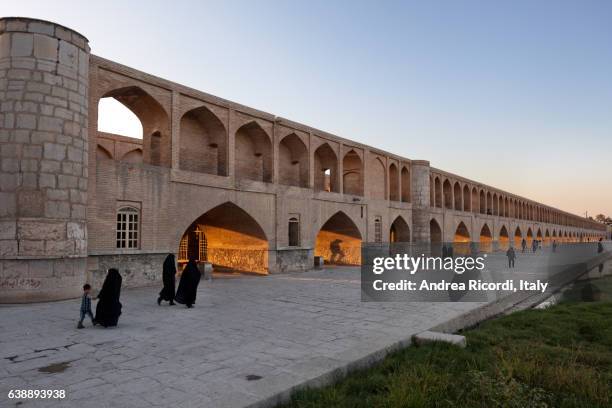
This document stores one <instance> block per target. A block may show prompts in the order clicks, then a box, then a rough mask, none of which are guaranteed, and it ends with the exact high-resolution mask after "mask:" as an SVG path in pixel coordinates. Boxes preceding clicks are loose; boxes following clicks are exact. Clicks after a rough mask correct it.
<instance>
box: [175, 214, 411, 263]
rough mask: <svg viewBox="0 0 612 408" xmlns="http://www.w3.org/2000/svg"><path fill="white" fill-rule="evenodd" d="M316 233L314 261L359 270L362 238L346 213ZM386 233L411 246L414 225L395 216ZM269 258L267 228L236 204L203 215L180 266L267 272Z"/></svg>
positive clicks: (184, 244)
mask: <svg viewBox="0 0 612 408" xmlns="http://www.w3.org/2000/svg"><path fill="white" fill-rule="evenodd" d="M288 221H289V223H290V224H293V225H295V223H296V222H298V220H297V219H296V218H295V217H292V218H290V219H289V220H288ZM297 228H298V229H299V225H298V226H297ZM292 231H293V232H292ZM314 232H316V235H315V236H314V237H313V241H312V242H313V244H314V256H320V257H323V259H324V260H325V262H326V263H329V264H341V265H360V263H361V243H362V239H363V237H362V233H361V231H360V229H359V227H358V226H357V224H356V223H355V222H354V221H353V220H352V219H351V217H350V216H348V215H347V214H346V213H345V212H343V211H337V212H336V213H334V214H333V215H332V216H331V217H329V218H328V219H327V220H326V221H325V222H324V223H323V224H322V225H321V226H320V228H319V229H318V231H314ZM288 233H289V235H291V234H292V233H295V229H292V228H289V230H288ZM388 234H389V236H388V237H389V242H410V241H411V234H410V226H409V224H408V222H407V221H406V220H405V219H404V218H403V217H402V216H401V215H398V216H397V217H395V219H394V220H393V222H392V223H391V225H390V227H389V230H388ZM289 240H291V236H290V237H289ZM294 240H295V238H294ZM297 240H298V241H299V238H297ZM268 256H269V240H268V237H267V236H266V233H265V231H264V229H263V228H262V227H261V225H260V224H259V223H258V221H257V220H256V219H255V218H254V217H252V216H251V215H250V214H249V213H248V212H247V211H245V210H244V209H242V208H241V207H239V206H238V205H236V204H234V203H232V202H226V203H224V204H221V205H219V206H216V207H214V208H213V209H211V210H208V211H206V212H205V213H204V214H202V215H201V216H199V217H198V218H197V219H196V220H195V221H193V222H192V223H191V224H190V225H189V226H188V227H187V229H186V230H185V231H184V233H182V235H181V238H180V241H179V243H178V261H179V263H185V262H187V260H188V259H195V260H198V261H207V262H211V263H212V264H213V265H214V267H215V269H216V270H217V271H224V270H232V271H242V272H255V273H267V271H268Z"/></svg>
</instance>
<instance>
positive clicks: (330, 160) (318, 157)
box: [314, 143, 339, 193]
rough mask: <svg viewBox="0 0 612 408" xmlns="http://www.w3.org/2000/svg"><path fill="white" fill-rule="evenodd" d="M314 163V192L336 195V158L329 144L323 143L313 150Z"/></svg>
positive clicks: (337, 188)
mask: <svg viewBox="0 0 612 408" xmlns="http://www.w3.org/2000/svg"><path fill="white" fill-rule="evenodd" d="M314 163H315V176H314V178H315V179H314V182H315V184H314V186H315V190H318V191H329V192H334V193H338V192H339V186H338V158H337V157H336V153H335V152H334V150H333V149H332V148H331V146H330V145H329V144H327V143H323V144H322V145H321V146H319V147H318V148H317V150H315V152H314Z"/></svg>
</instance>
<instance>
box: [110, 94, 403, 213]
mask: <svg viewBox="0 0 612 408" xmlns="http://www.w3.org/2000/svg"><path fill="white" fill-rule="evenodd" d="M109 98H111V99H114V100H115V101H118V102H119V103H121V104H122V105H124V106H125V108H126V109H128V110H129V111H130V112H131V114H132V115H133V116H134V119H135V120H138V121H139V122H140V123H141V129H142V133H141V136H140V137H142V139H143V142H142V148H137V149H134V150H133V151H134V153H133V154H132V155H131V156H130V157H126V156H121V157H120V158H118V159H119V160H124V159H129V160H126V161H133V162H137V161H138V160H140V162H144V163H147V164H152V165H159V166H167V167H169V166H171V160H170V159H171V155H170V151H171V141H170V138H171V137H170V126H169V114H168V112H166V110H165V109H164V108H163V106H162V105H161V104H160V103H159V102H157V100H156V99H155V98H154V97H152V96H151V95H150V94H149V93H147V92H146V91H144V90H143V89H142V88H140V87H138V86H129V87H124V88H120V89H116V90H113V91H111V92H107V93H105V94H103V95H102V98H100V100H99V105H98V106H99V112H98V113H99V116H98V128H99V130H101V129H102V128H101V124H103V123H106V122H109V121H111V122H112V118H110V119H109V118H104V117H102V114H103V112H102V111H101V107H102V105H101V104H102V102H103V101H105V100H106V99H109ZM268 127H269V124H266V123H262V122H260V121H259V120H257V119H253V120H250V121H247V122H246V123H243V124H242V125H240V126H239V127H238V129H237V130H236V131H235V133H234V139H233V144H234V146H233V161H234V163H233V164H234V176H235V178H236V179H237V180H254V181H261V182H266V183H271V182H272V181H273V178H274V171H275V168H274V166H275V163H274V153H273V151H274V149H273V143H272V136H271V130H270V129H268ZM179 128H180V130H179V152H178V164H179V168H180V169H181V170H186V171H192V172H198V173H205V174H212V175H217V176H227V175H228V174H229V164H230V163H229V158H230V157H232V155H230V151H229V150H230V145H229V143H230V140H229V131H228V129H227V118H222V117H221V116H220V113H219V112H216V111H215V108H213V107H211V106H198V107H195V108H193V109H190V110H188V111H187V112H185V113H184V114H182V116H181V118H180V126H179ZM128 136H134V135H128ZM309 144H310V143H309V141H308V140H307V138H306V136H305V135H303V134H301V133H300V132H293V133H289V134H286V135H283V136H282V137H281V138H280V140H279V142H278V164H277V165H278V183H280V184H283V185H289V186H297V187H302V188H308V187H309V186H310V185H311V182H310V175H311V172H310V164H311V163H313V166H314V172H313V173H314V176H313V180H312V185H313V187H314V189H315V190H319V191H329V192H337V193H344V194H350V195H355V196H364V195H366V191H364V190H365V186H364V183H365V180H366V177H364V172H365V169H366V168H367V171H368V177H367V180H368V186H370V188H369V189H368V192H367V193H368V194H369V196H370V197H371V198H375V199H389V200H393V201H403V202H409V201H410V169H409V166H408V165H407V164H403V163H401V162H398V161H393V162H388V159H387V158H386V157H382V156H377V155H373V154H372V155H367V156H366V157H364V154H365V153H364V151H363V150H362V149H357V148H355V149H351V148H348V151H346V152H338V151H337V149H335V148H334V147H335V146H334V145H332V144H330V143H328V142H325V141H323V142H321V143H320V144H319V145H317V146H316V148H314V147H313V150H314V151H313V152H312V153H311V152H310V149H309V147H308V146H309ZM333 146H334V147H333ZM311 154H312V157H311ZM340 155H341V156H340ZM339 156H340V157H339ZM98 157H99V158H100V159H105V158H113V155H112V154H110V153H109V151H108V150H107V149H106V148H104V146H102V145H98ZM311 159H312V161H311ZM365 160H369V162H368V163H367V166H366V165H365V164H364V161H365ZM340 169H341V170H340ZM340 173H342V174H340Z"/></svg>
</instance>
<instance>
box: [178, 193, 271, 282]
mask: <svg viewBox="0 0 612 408" xmlns="http://www.w3.org/2000/svg"><path fill="white" fill-rule="evenodd" d="M190 258H191V259H195V260H196V261H199V262H205V261H206V262H210V263H212V264H213V267H214V268H215V271H217V272H225V271H239V272H254V273H259V274H266V273H268V240H267V238H266V235H265V233H264V231H263V229H262V228H261V227H260V226H259V224H258V223H257V221H255V219H254V218H253V217H251V216H250V215H249V214H248V213H247V212H246V211H244V210H243V209H241V208H240V207H238V206H237V205H235V204H233V203H230V202H227V203H225V204H221V205H219V206H217V207H215V208H213V209H211V210H210V211H208V212H206V213H205V214H203V215H202V216H200V217H199V218H198V219H197V220H195V221H194V222H193V223H192V224H191V225H190V226H189V227H188V228H187V230H186V231H185V233H184V234H183V237H182V238H181V241H180V244H179V252H178V263H179V264H183V263H185V262H187V260H188V259H190Z"/></svg>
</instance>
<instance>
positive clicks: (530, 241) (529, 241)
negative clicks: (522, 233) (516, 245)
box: [527, 228, 533, 248]
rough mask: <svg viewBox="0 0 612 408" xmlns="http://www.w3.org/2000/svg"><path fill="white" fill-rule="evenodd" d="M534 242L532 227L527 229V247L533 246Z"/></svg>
mask: <svg viewBox="0 0 612 408" xmlns="http://www.w3.org/2000/svg"><path fill="white" fill-rule="evenodd" d="M532 244H533V232H531V228H528V229H527V248H531V245H532Z"/></svg>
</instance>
